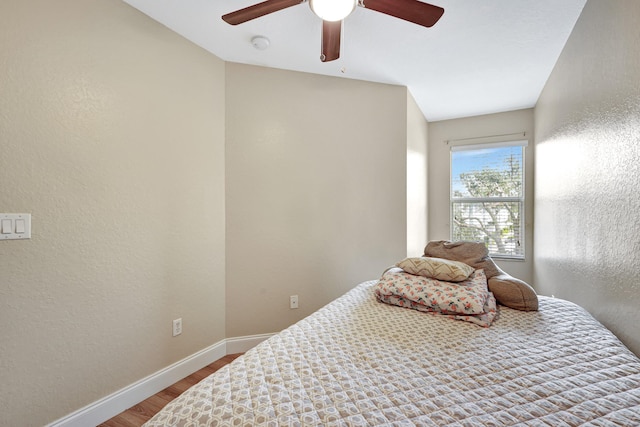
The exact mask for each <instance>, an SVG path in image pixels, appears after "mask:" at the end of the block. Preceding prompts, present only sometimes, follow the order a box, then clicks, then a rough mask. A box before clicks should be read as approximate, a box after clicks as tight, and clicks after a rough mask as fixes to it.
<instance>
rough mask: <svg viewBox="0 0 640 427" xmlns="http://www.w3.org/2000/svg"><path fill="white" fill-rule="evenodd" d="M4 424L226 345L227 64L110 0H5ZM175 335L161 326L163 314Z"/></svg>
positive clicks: (0, 251) (1, 17) (0, 131)
mask: <svg viewBox="0 0 640 427" xmlns="http://www.w3.org/2000/svg"><path fill="white" fill-rule="evenodd" d="M0 64H1V65H0V69H1V72H0V148H1V149H2V155H0V212H31V213H32V214H33V224H32V225H33V237H32V239H31V240H28V241H0V266H1V269H2V271H1V273H0V325H2V328H0V342H1V345H0V372H1V378H2V390H0V425H2V426H39V425H43V424H45V423H48V422H51V421H54V420H55V419H57V418H59V417H62V416H64V415H66V414H68V413H70V412H72V411H74V410H77V409H79V408H81V407H83V406H84V405H86V404H89V403H91V402H93V401H95V400H97V399H99V398H101V397H103V396H105V395H107V394H109V393H112V392H114V391H117V390H119V389H121V388H122V387H124V386H127V385H128V384H130V383H132V382H134V381H137V380H139V379H141V378H143V377H144V376H146V375H149V374H151V373H153V372H155V371H157V370H159V369H161V368H164V367H166V366H168V365H170V364H171V363H173V362H176V361H178V360H180V359H182V358H184V357H186V356H188V355H191V354H193V353H194V352H196V351H198V350H200V349H202V348H204V347H206V346H209V345H211V344H213V343H215V342H218V341H219V340H221V339H223V338H224V320H225V319H224V291H225V289H224V151H223V150H224V63H223V62H222V61H220V60H219V59H217V58H215V57H213V56H212V55H210V54H209V53H207V52H205V51H203V50H201V49H199V48H197V47H195V46H194V45H192V44H191V43H188V42H187V41H185V40H184V39H182V38H180V37H178V36H176V35H175V34H173V33H171V32H170V31H168V30H167V29H166V28H164V27H162V26H161V25H159V24H157V23H155V22H153V21H152V20H150V19H149V18H147V17H145V16H143V15H142V14H140V13H139V12H137V11H135V10H134V9H132V8H131V7H129V6H127V5H125V4H124V3H121V2H119V1H113V0H93V1H83V0H60V1H56V2H51V1H45V0H42V1H36V0H22V1H2V2H0ZM180 316H181V317H182V318H183V322H184V332H183V334H182V335H181V336H180V337H177V338H172V337H171V321H172V319H175V318H177V317H180Z"/></svg>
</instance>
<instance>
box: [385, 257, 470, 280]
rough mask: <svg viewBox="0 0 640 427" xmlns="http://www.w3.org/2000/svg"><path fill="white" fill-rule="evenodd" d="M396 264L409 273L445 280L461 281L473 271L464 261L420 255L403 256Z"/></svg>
mask: <svg viewBox="0 0 640 427" xmlns="http://www.w3.org/2000/svg"><path fill="white" fill-rule="evenodd" d="M396 266H398V267H400V268H401V269H403V270H404V271H406V272H407V273H409V274H413V275H416V276H423V277H429V278H432V279H437V280H443V281H446V282H461V281H463V280H467V278H468V277H469V276H470V275H471V273H473V272H474V271H475V269H474V268H473V267H471V266H469V265H467V264H465V263H462V262H458V261H452V260H450V259H444V258H432V257H420V258H405V259H403V260H402V261H400V262H399V263H397V264H396Z"/></svg>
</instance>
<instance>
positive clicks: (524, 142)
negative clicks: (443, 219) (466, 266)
mask: <svg viewBox="0 0 640 427" xmlns="http://www.w3.org/2000/svg"><path fill="white" fill-rule="evenodd" d="M528 146H529V141H528V140H526V139H525V140H515V141H513V140H511V141H509V140H506V141H500V142H477V143H472V144H469V143H466V144H460V145H457V144H451V145H450V152H451V153H453V152H455V151H466V150H480V149H483V148H487V149H489V148H502V147H522V148H523V149H522V197H483V198H475V197H460V198H456V199H454V198H453V196H452V194H451V192H452V191H451V188H452V178H453V176H452V175H451V174H452V171H453V157H452V156H451V153H450V154H449V222H450V224H451V226H450V230H449V236H453V229H454V227H455V221H454V220H453V205H454V203H465V202H466V203H483V202H487V203H490V202H515V203H518V202H519V203H521V213H520V215H521V216H520V240H521V243H520V246H521V247H522V255H507V254H496V253H490V256H491V257H492V258H495V259H506V260H516V261H525V260H526V252H527V251H526V227H525V224H526V197H525V194H526V188H527V187H526V162H525V155H526V147H528Z"/></svg>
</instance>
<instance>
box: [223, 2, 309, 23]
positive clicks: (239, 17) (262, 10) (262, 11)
mask: <svg viewBox="0 0 640 427" xmlns="http://www.w3.org/2000/svg"><path fill="white" fill-rule="evenodd" d="M304 1H305V0H267V1H263V2H262V3H258V4H254V5H253V6H249V7H245V8H244V9H240V10H236V11H235V12H231V13H227V14H226V15H222V19H223V20H224V21H225V22H226V23H227V24H231V25H238V24H242V23H243V22H247V21H251V20H252V19H256V18H260V17H261V16H264V15H268V14H270V13H273V12H277V11H279V10H282V9H286V8H288V7H291V6H295V5H297V4H300V3H304Z"/></svg>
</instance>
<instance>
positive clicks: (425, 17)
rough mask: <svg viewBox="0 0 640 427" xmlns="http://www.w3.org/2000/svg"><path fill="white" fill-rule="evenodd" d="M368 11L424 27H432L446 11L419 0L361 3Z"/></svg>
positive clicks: (367, 1)
mask: <svg viewBox="0 0 640 427" xmlns="http://www.w3.org/2000/svg"><path fill="white" fill-rule="evenodd" d="M360 4H361V5H362V6H364V7H365V8H366V9H371V10H375V11H376V12H380V13H384V14H385V15H391V16H394V17H396V18H400V19H404V20H405V21H409V22H413V23H414V24H418V25H422V26H423V27H431V26H433V24H435V23H436V22H438V20H439V19H440V17H441V16H442V14H443V13H444V9H443V8H441V7H439V6H434V5H432V4H429V3H423V2H421V1H418V0H364V1H363V2H361V3H360Z"/></svg>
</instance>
